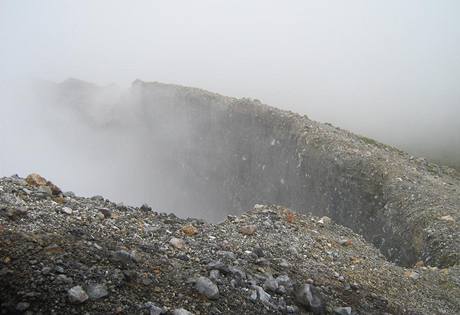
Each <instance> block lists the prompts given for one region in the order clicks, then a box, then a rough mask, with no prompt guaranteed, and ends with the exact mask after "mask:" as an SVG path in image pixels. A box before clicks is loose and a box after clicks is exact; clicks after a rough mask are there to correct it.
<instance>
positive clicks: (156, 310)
mask: <svg viewBox="0 0 460 315" xmlns="http://www.w3.org/2000/svg"><path fill="white" fill-rule="evenodd" d="M145 307H146V308H148V310H149V315H161V314H164V310H163V309H162V308H161V307H158V306H156V305H155V304H153V303H152V302H147V303H145Z"/></svg>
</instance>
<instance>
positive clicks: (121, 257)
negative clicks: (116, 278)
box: [113, 250, 138, 266]
mask: <svg viewBox="0 0 460 315" xmlns="http://www.w3.org/2000/svg"><path fill="white" fill-rule="evenodd" d="M113 258H114V259H115V260H116V261H119V262H121V263H122V264H124V265H128V266H129V265H132V264H135V263H137V262H138V259H137V257H136V255H135V254H134V253H132V252H131V253H129V252H127V251H125V250H117V251H116V252H114V253H113Z"/></svg>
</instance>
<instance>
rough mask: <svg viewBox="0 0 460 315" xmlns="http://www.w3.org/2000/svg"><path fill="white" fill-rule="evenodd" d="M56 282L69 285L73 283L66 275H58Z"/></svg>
mask: <svg viewBox="0 0 460 315" xmlns="http://www.w3.org/2000/svg"><path fill="white" fill-rule="evenodd" d="M56 282H57V283H67V284H70V283H72V282H73V280H72V278H69V277H67V276H66V275H58V276H57V277H56Z"/></svg>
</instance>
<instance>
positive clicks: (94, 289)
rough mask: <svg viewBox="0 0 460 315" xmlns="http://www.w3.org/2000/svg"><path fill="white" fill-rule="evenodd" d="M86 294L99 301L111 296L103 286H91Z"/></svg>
mask: <svg viewBox="0 0 460 315" xmlns="http://www.w3.org/2000/svg"><path fill="white" fill-rule="evenodd" d="M86 292H87V293H88V296H89V298H90V299H91V300H98V299H100V298H103V297H105V296H107V295H109V292H108V291H107V288H106V286H105V285H103V284H90V285H89V286H88V288H87V290H86Z"/></svg>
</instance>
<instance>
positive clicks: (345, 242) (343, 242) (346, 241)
mask: <svg viewBox="0 0 460 315" xmlns="http://www.w3.org/2000/svg"><path fill="white" fill-rule="evenodd" d="M339 244H340V245H342V246H351V245H352V244H353V241H352V240H349V239H341V240H340V241H339Z"/></svg>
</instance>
